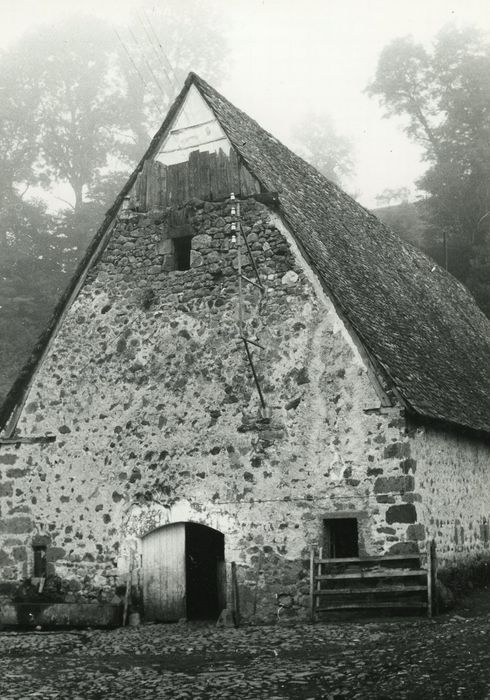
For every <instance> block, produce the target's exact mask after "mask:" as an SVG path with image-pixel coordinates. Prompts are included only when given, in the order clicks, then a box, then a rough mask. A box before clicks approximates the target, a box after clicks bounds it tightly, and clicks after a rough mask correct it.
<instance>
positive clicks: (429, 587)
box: [425, 540, 434, 617]
mask: <svg viewBox="0 0 490 700" xmlns="http://www.w3.org/2000/svg"><path fill="white" fill-rule="evenodd" d="M433 543H434V540H429V541H428V542H426V544H425V549H426V552H427V617H432V612H433V593H434V590H433V587H432V584H433V572H432V569H433V561H432V545H433Z"/></svg>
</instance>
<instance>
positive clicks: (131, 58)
mask: <svg viewBox="0 0 490 700" xmlns="http://www.w3.org/2000/svg"><path fill="white" fill-rule="evenodd" d="M114 32H115V34H116V36H117V38H118V39H119V43H120V44H121V46H122V47H123V49H124V51H125V53H126V55H127V57H128V59H129V61H130V63H131V65H132V66H133V69H134V71H135V73H136V75H137V76H138V77H139V79H140V80H141V83H142V85H143V87H144V89H145V91H146V93H147V94H148V95H149V96H150V97H151V100H152V101H153V104H154V105H155V108H156V110H157V112H159V114H160V116H161V117H164V116H165V115H164V113H163V111H162V109H161V107H160V106H159V105H158V103H157V101H156V100H155V98H154V97H153V95H152V93H151V91H150V89H149V87H148V85H147V83H146V80H145V78H144V76H143V75H142V73H141V71H140V70H139V68H138V66H137V65H136V63H135V61H134V59H133V57H132V56H131V53H130V51H129V49H128V47H127V46H126V44H125V43H124V41H123V39H122V37H121V35H120V34H119V32H118V31H117V29H116V27H114Z"/></svg>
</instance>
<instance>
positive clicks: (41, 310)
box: [0, 0, 227, 402]
mask: <svg viewBox="0 0 490 700" xmlns="http://www.w3.org/2000/svg"><path fill="white" fill-rule="evenodd" d="M143 7H145V9H144V10H143V9H142V8H143ZM213 7H214V4H213V2H212V1H210V2H209V3H208V2H206V3H205V7H204V3H203V2H202V1H201V2H200V0H188V1H186V3H184V5H183V6H182V4H181V5H178V4H177V2H176V0H169V1H168V2H166V3H164V4H161V6H160V5H155V3H152V2H150V1H149V0H148V2H147V3H146V6H145V5H144V4H140V5H139V8H140V9H139V10H138V13H139V14H135V15H134V17H133V20H132V23H131V25H130V26H128V27H121V26H118V28H117V31H116V30H115V29H114V27H112V26H110V25H109V24H107V23H104V22H102V21H101V20H100V19H96V18H90V17H75V18H72V19H70V20H63V21H62V22H59V23H58V24H57V25H54V26H52V25H51V26H48V25H46V26H40V27H38V28H37V29H36V30H35V31H33V32H31V33H30V34H28V35H24V36H23V37H22V38H21V39H20V40H19V42H18V43H17V44H16V45H14V46H13V47H12V48H11V49H10V50H9V51H4V52H3V53H1V54H0V94H1V95H2V100H1V101H0V217H1V219H0V355H1V357H2V366H1V367H0V402H1V400H2V397H3V396H4V395H5V393H6V392H7V391H8V388H9V387H10V385H11V384H12V382H13V380H14V379H15V376H16V374H17V372H18V371H19V369H20V367H21V366H22V364H23V362H24V361H25V360H26V359H27V356H28V355H29V353H30V350H31V348H32V347H33V345H34V343H35V341H36V339H37V337H38V335H39V334H40V332H41V331H42V330H43V328H44V327H45V325H46V323H47V320H48V319H49V317H50V316H51V313H52V311H53V309H54V306H55V304H56V302H57V300H58V298H59V296H60V294H61V292H62V290H63V289H64V288H65V287H66V285H67V284H68V280H69V277H70V275H71V274H72V273H73V271H74V270H75V268H76V265H77V263H78V261H79V260H80V258H81V256H82V254H83V251H84V250H85V248H86V246H87V244H88V243H89V241H90V240H91V238H92V236H93V235H94V233H95V231H96V230H97V228H98V226H99V225H100V223H101V222H102V219H103V217H104V214H105V212H106V211H107V209H108V208H109V207H110V206H111V205H112V203H113V201H114V199H115V197H116V195H117V193H118V191H119V190H120V188H121V187H122V185H123V184H124V182H125V180H126V179H127V176H128V174H129V172H130V170H131V169H132V168H133V167H134V166H135V164H136V162H137V160H139V158H140V157H141V155H142V154H143V152H144V150H145V149H146V148H147V146H148V143H149V140H150V136H152V135H153V133H154V132H155V130H156V128H157V127H158V126H159V125H160V123H161V122H162V120H163V116H164V115H165V112H166V111H167V108H168V106H169V104H170V102H171V101H172V100H173V98H174V97H175V95H176V92H177V91H178V90H180V88H181V87H182V82H183V76H184V75H185V74H186V73H187V72H188V71H189V70H195V71H198V72H203V73H204V74H205V75H206V76H207V77H209V78H210V79H212V80H213V79H218V78H219V77H221V76H222V75H223V72H224V66H225V56H226V51H227V47H226V42H225V40H224V38H223V32H222V29H221V25H220V21H219V16H218V15H217V13H216V11H215V10H213ZM118 37H119V39H118ZM133 37H134V38H135V39H136V40H135V41H134V40H133ZM128 52H129V54H128ZM129 56H130V57H129ZM170 64H172V65H170ZM149 67H150V70H149ZM60 185H63V186H65V187H66V186H67V185H68V186H69V189H71V192H72V196H70V195H68V197H67V200H68V199H69V200H70V201H64V205H65V207H66V208H64V209H62V210H60V211H58V212H57V213H55V214H53V213H48V210H47V208H46V205H45V204H44V203H43V202H42V201H36V200H27V199H26V197H28V196H29V194H30V191H31V188H32V187H33V186H37V187H42V188H44V189H45V190H46V192H47V193H51V201H53V199H54V197H57V196H58V195H59V194H60Z"/></svg>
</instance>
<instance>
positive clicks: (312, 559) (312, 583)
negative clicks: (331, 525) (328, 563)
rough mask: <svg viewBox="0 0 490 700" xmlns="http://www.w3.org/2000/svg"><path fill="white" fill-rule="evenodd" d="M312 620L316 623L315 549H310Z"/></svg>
mask: <svg viewBox="0 0 490 700" xmlns="http://www.w3.org/2000/svg"><path fill="white" fill-rule="evenodd" d="M310 619H311V621H312V622H315V549H314V547H311V549H310Z"/></svg>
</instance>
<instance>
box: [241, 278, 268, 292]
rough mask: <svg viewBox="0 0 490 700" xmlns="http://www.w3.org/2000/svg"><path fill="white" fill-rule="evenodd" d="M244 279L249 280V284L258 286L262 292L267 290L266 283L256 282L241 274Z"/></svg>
mask: <svg viewBox="0 0 490 700" xmlns="http://www.w3.org/2000/svg"><path fill="white" fill-rule="evenodd" d="M240 277H241V278H242V280H245V282H248V283H249V284H253V286H254V287H258V288H259V289H260V290H261V291H262V292H264V291H265V289H264V285H263V284H262V283H258V282H254V281H253V280H251V279H249V278H248V277H246V276H245V275H240Z"/></svg>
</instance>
